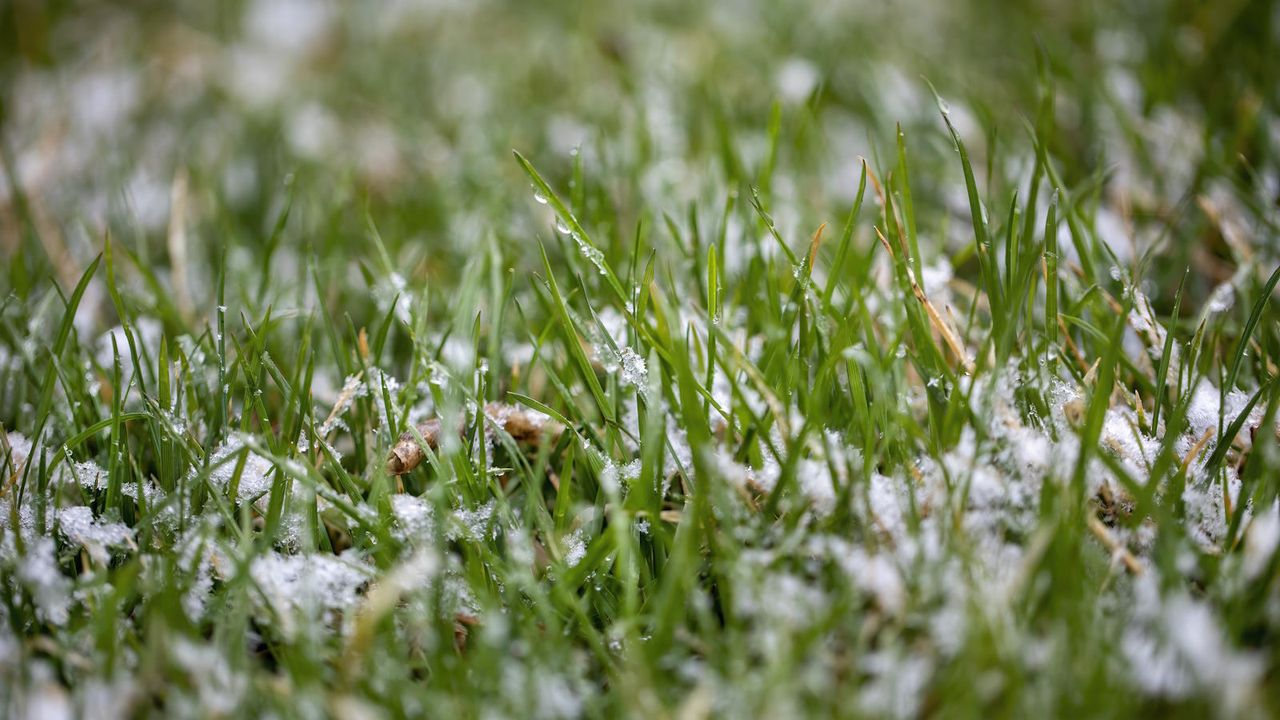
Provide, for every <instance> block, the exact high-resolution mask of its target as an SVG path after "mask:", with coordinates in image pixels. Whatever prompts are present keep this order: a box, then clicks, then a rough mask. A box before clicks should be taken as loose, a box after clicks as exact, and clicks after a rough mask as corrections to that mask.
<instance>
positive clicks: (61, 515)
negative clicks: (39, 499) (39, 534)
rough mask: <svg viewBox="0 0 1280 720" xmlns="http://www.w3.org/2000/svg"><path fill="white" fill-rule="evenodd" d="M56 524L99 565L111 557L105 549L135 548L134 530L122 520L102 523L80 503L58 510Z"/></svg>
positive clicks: (91, 511)
mask: <svg viewBox="0 0 1280 720" xmlns="http://www.w3.org/2000/svg"><path fill="white" fill-rule="evenodd" d="M58 527H59V529H61V530H62V534H63V535H65V536H66V537H67V539H68V540H70V541H71V542H73V543H76V544H77V545H81V546H83V547H84V549H85V550H86V551H88V553H89V557H91V558H93V561H94V562H96V563H98V564H99V565H105V564H106V563H107V561H108V560H109V559H110V556H109V554H108V552H107V551H108V550H113V549H120V548H135V547H136V546H135V545H134V543H133V530H131V529H129V527H128V526H126V525H125V524H123V523H110V522H102V521H101V520H99V519H97V518H95V517H94V516H93V510H92V509H91V508H88V507H85V506H83V505H80V506H76V507H68V508H62V509H61V510H59V511H58Z"/></svg>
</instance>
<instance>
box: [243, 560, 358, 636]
mask: <svg viewBox="0 0 1280 720" xmlns="http://www.w3.org/2000/svg"><path fill="white" fill-rule="evenodd" d="M249 575H250V577H251V578H252V580H253V582H254V585H256V586H257V588H258V590H259V591H260V592H261V599H262V601H263V602H264V603H265V609H266V610H267V612H268V613H269V614H270V615H269V616H270V617H271V618H272V619H274V620H275V621H276V622H278V623H280V624H279V625H278V627H279V628H280V630H281V632H282V633H283V634H284V635H285V636H286V637H292V636H293V635H294V634H295V633H296V632H297V631H298V628H299V624H302V625H303V626H306V625H307V624H309V623H313V622H322V623H323V622H327V621H333V620H336V619H339V618H338V616H340V614H341V613H342V611H345V610H349V609H350V608H352V607H353V606H354V605H355V603H356V600H357V599H358V598H359V595H360V592H361V590H362V589H363V587H364V586H365V585H366V584H367V583H368V582H369V580H370V578H371V576H372V573H371V572H370V570H369V569H368V568H367V567H365V566H363V565H361V564H357V563H355V562H353V561H351V560H349V559H346V558H343V557H334V556H333V555H325V554H312V555H284V554H280V553H275V552H270V553H267V554H265V555H262V556H260V557H258V558H255V559H254V561H253V563H252V564H251V565H250V568H249Z"/></svg>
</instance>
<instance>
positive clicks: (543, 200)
mask: <svg viewBox="0 0 1280 720" xmlns="http://www.w3.org/2000/svg"><path fill="white" fill-rule="evenodd" d="M529 187H531V188H533V199H534V200H536V201H537V203H538V204H539V205H546V204H547V196H546V195H543V194H542V193H540V192H538V188H536V187H534V186H533V185H530V186H529Z"/></svg>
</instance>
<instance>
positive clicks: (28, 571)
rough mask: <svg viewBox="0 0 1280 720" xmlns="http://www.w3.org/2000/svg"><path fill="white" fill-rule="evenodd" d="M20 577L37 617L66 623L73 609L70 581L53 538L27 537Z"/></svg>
mask: <svg viewBox="0 0 1280 720" xmlns="http://www.w3.org/2000/svg"><path fill="white" fill-rule="evenodd" d="M17 577H18V580H19V581H20V582H21V583H22V584H23V586H25V587H26V588H27V591H28V592H30V593H31V599H32V601H33V602H34V603H35V608H36V615H37V617H39V618H40V619H41V620H42V621H43V622H47V623H49V624H51V625H64V624H66V622H67V619H68V618H69V617H70V613H71V581H70V580H69V579H68V578H67V577H66V576H64V575H63V574H62V571H61V570H60V569H59V568H58V563H57V560H56V558H55V555H54V544H53V540H51V539H49V538H46V537H41V538H34V539H32V540H30V541H28V544H27V552H26V554H25V555H24V556H23V557H22V558H21V560H20V561H19V562H18V568H17Z"/></svg>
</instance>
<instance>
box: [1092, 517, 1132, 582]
mask: <svg viewBox="0 0 1280 720" xmlns="http://www.w3.org/2000/svg"><path fill="white" fill-rule="evenodd" d="M1088 523H1089V532H1092V533H1093V535H1094V537H1096V538H1098V541H1099V542H1101V543H1102V544H1103V545H1104V546H1106V548H1107V550H1110V551H1111V553H1112V555H1115V556H1117V557H1119V558H1120V562H1122V563H1124V566H1125V567H1126V568H1128V570H1129V572H1131V573H1133V574H1134V575H1141V574H1142V573H1143V571H1144V570H1145V568H1144V567H1143V566H1142V563H1141V562H1140V561H1139V560H1138V558H1136V557H1134V556H1133V553H1131V552H1129V548H1127V547H1125V546H1124V543H1122V542H1120V541H1119V540H1118V539H1116V536H1115V535H1113V534H1111V530H1110V529H1108V528H1107V526H1106V525H1104V524H1102V521H1101V520H1099V519H1098V518H1096V517H1094V516H1093V515H1090V516H1089V520H1088Z"/></svg>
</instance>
